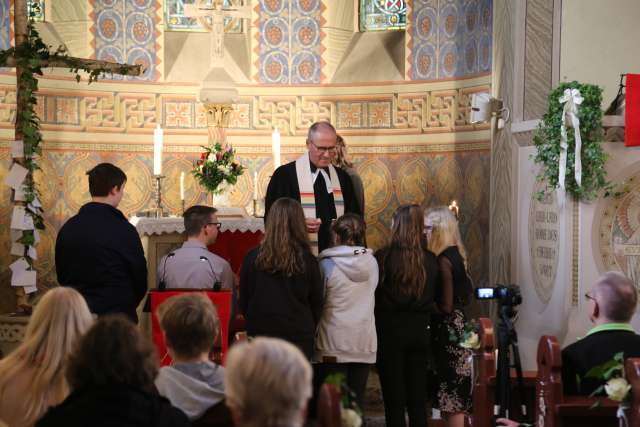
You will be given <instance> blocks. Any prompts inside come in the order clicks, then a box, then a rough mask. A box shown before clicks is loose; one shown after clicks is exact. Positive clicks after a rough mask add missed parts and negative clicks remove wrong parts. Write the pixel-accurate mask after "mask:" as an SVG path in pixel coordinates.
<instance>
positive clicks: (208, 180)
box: [191, 143, 245, 194]
mask: <svg viewBox="0 0 640 427" xmlns="http://www.w3.org/2000/svg"><path fill="white" fill-rule="evenodd" d="M202 148H204V152H203V153H202V154H201V155H200V159H198V161H197V162H196V164H195V166H194V168H193V170H192V171H191V172H192V173H193V176H194V177H195V178H196V179H197V180H198V182H199V183H200V185H202V186H203V187H204V188H205V189H206V190H207V191H208V192H209V193H212V194H222V193H224V192H225V191H227V190H229V189H230V188H231V187H233V186H234V185H235V184H236V183H237V182H238V177H239V176H240V175H242V174H243V173H244V170H245V167H244V166H242V165H241V164H240V163H238V162H236V160H235V150H234V149H233V147H231V146H230V145H225V146H224V147H223V146H222V145H221V144H219V143H216V144H215V145H214V146H213V147H211V146H210V147H205V146H203V147H202Z"/></svg>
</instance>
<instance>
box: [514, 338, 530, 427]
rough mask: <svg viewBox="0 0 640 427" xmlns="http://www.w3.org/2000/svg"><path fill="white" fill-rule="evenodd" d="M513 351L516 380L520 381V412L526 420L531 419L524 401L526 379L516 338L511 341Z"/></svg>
mask: <svg viewBox="0 0 640 427" xmlns="http://www.w3.org/2000/svg"><path fill="white" fill-rule="evenodd" d="M511 349H512V352H513V361H514V365H515V368H516V378H517V380H518V398H519V399H520V411H521V414H522V416H523V417H524V419H525V420H527V419H528V418H529V416H528V414H527V405H526V402H525V401H524V399H525V397H524V378H523V377H522V363H521V362H520V352H519V351H518V339H517V338H516V337H515V336H514V337H512V340H511Z"/></svg>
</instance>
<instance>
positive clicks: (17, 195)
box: [13, 186, 26, 202]
mask: <svg viewBox="0 0 640 427" xmlns="http://www.w3.org/2000/svg"><path fill="white" fill-rule="evenodd" d="M15 190H16V191H15V192H14V193H13V200H15V201H16V202H24V201H25V200H26V197H25V194H24V193H25V191H24V186H22V187H20V188H16V189H15Z"/></svg>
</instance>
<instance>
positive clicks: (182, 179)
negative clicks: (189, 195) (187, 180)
mask: <svg viewBox="0 0 640 427" xmlns="http://www.w3.org/2000/svg"><path fill="white" fill-rule="evenodd" d="M180 200H182V201H184V172H180Z"/></svg>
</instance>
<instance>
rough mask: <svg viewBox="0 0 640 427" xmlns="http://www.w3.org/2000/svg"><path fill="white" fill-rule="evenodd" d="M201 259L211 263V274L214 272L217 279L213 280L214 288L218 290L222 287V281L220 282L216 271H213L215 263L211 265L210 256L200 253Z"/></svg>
mask: <svg viewBox="0 0 640 427" xmlns="http://www.w3.org/2000/svg"><path fill="white" fill-rule="evenodd" d="M200 261H207V263H208V264H209V268H210V269H211V274H213V278H214V279H215V281H214V282H213V290H214V292H218V291H219V290H220V288H221V287H222V283H220V281H219V280H218V276H216V273H215V271H213V265H211V261H209V258H207V257H206V256H204V255H200Z"/></svg>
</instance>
